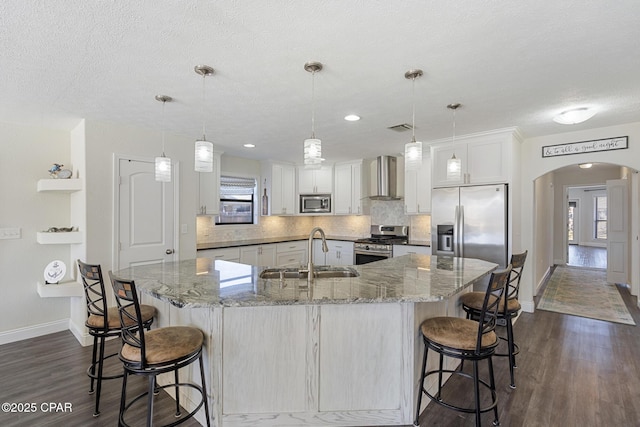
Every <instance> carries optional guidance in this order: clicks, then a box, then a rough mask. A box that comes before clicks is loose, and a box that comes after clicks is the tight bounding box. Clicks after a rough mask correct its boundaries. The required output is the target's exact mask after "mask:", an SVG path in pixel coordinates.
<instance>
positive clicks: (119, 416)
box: [118, 369, 128, 427]
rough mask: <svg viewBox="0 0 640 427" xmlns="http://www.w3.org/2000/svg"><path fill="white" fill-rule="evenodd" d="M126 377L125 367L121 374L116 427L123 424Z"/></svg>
mask: <svg viewBox="0 0 640 427" xmlns="http://www.w3.org/2000/svg"><path fill="white" fill-rule="evenodd" d="M127 377H128V373H127V370H126V369H125V371H124V373H123V375H122V393H121V394H120V413H119V414H118V427H121V426H123V425H124V420H123V417H124V407H125V404H126V401H127Z"/></svg>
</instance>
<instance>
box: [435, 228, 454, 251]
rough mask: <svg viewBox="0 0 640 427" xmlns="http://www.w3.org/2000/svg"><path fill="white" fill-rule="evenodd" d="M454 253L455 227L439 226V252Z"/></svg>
mask: <svg viewBox="0 0 640 427" xmlns="http://www.w3.org/2000/svg"><path fill="white" fill-rule="evenodd" d="M440 251H442V252H453V225H438V252H440Z"/></svg>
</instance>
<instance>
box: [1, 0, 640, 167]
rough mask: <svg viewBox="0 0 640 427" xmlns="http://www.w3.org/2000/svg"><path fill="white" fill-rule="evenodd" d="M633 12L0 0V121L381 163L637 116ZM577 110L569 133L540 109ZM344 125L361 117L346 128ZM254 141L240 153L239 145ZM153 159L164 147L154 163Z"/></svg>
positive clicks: (463, 0)
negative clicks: (441, 142)
mask: <svg viewBox="0 0 640 427" xmlns="http://www.w3.org/2000/svg"><path fill="white" fill-rule="evenodd" d="M638 16H640V2H639V1H638V0H616V1H605V0H602V1H598V0H592V1H584V0H563V1H557V0H553V1H551V0H540V1H513V0H509V1H492V0H486V1H478V0H452V1H432V0H429V1H427V0H380V1H364V0H359V1H354V0H322V1H321V0H313V1H311V0H307V1H302V0H290V1H285V0H269V1H239V0H218V1H194V0H182V1H177V0H176V1H162V0H143V1H114V0H100V1H86V0H81V1H80V0H65V1H55V0H40V1H36V0H3V1H2V2H0V67H1V68H0V121H3V122H11V123H20V124H28V125H36V126H45V127H54V128H62V129H70V128H72V127H73V126H74V125H75V124H76V123H77V122H78V120H79V119H81V118H87V119H93V120H99V121H110V122H116V123H121V124H126V125H133V126H140V127H145V128H158V127H159V126H160V117H161V107H160V105H159V103H158V102H157V101H155V99H154V96H155V95H157V94H166V95H170V96H172V97H173V98H174V100H175V102H173V103H171V104H167V105H166V109H165V117H166V119H165V125H164V127H165V129H166V131H167V132H171V133H175V134H179V135H185V136H188V137H192V138H193V139H196V138H198V137H199V136H201V130H202V117H203V116H202V110H203V107H202V77H200V76H198V75H197V74H195V73H194V71H193V67H194V66H195V65H197V64H207V65H210V66H212V67H214V68H215V70H216V73H215V75H214V76H212V77H210V78H207V80H206V105H205V107H204V112H205V114H206V127H207V138H208V139H209V140H212V141H213V142H214V143H215V144H216V145H217V146H219V147H220V148H221V149H222V150H224V151H225V152H227V153H229V154H232V155H236V156H241V157H250V158H279V159H284V160H290V161H294V162H300V160H301V156H302V140H304V139H305V138H309V137H310V136H311V135H310V134H311V75H310V74H309V73H307V72H305V71H304V69H303V65H304V63H305V62H307V61H310V60H315V61H320V62H322V63H323V64H324V69H323V70H322V71H321V72H320V73H318V74H317V75H316V78H315V88H316V92H315V93H316V136H317V137H318V138H320V139H322V141H323V156H324V157H325V158H326V159H327V161H328V162H334V161H339V160H347V159H354V158H362V157H365V158H369V157H375V156H377V155H379V154H396V153H399V152H401V151H402V149H403V145H404V143H405V142H408V141H409V139H410V137H411V135H410V132H405V133H397V132H393V131H390V130H388V129H386V128H387V127H389V126H393V125H396V124H401V123H411V105H412V104H411V103H412V84H411V81H410V80H406V79H405V78H404V73H405V71H407V70H409V69H411V68H421V69H422V70H424V76H423V77H422V78H420V79H418V80H417V81H416V82H415V94H416V137H417V139H418V140H422V141H432V140H436V139H440V138H445V137H449V136H450V135H451V128H452V126H451V112H450V111H449V110H447V108H446V105H447V104H450V103H452V102H460V103H462V104H463V106H462V108H461V109H460V110H458V112H457V134H458V135H462V134H467V133H474V132H480V131H485V130H492V129H499V128H505V127H512V126H517V127H519V128H520V130H521V132H522V133H523V134H524V136H525V137H533V136H540V135H547V134H553V133H559V132H566V131H570V130H576V129H586V128H589V127H602V126H608V125H614V124H621V123H629V122H635V121H639V120H640V117H639V115H638V113H639V112H640V78H639V77H638V76H639V75H640V51H639V50H640V49H639V40H640V26H638ZM583 106H593V107H595V108H597V109H598V110H599V113H598V114H597V115H596V116H595V117H594V118H593V119H591V120H590V121H588V122H587V123H584V124H581V125H574V126H563V125H558V124H556V123H554V122H552V120H551V118H552V116H553V115H554V114H556V113H558V112H560V111H563V110H565V109H569V108H575V107H583ZM348 113H356V114H359V115H360V116H362V120H360V121H359V122H354V123H351V122H346V121H344V120H343V117H344V116H345V115H346V114H348ZM246 142H252V143H254V144H256V145H257V147H256V148H255V149H253V150H247V149H245V148H243V147H242V144H243V143H246ZM168 155H170V153H168Z"/></svg>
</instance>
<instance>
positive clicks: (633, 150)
mask: <svg viewBox="0 0 640 427" xmlns="http://www.w3.org/2000/svg"><path fill="white" fill-rule="evenodd" d="M617 136H628V137H629V148H628V149H625V150H615V151H606V152H596V153H585V154H576V155H570V156H557V157H550V158H542V147H543V146H546V145H554V144H563V143H569V142H579V141H588V140H594V139H604V138H612V137H617ZM638 140H640V122H638V123H630V124H626V125H619V126H610V127H606V128H597V129H590V130H582V131H574V132H565V133H558V134H554V135H548V136H544V137H538V138H529V139H525V141H524V142H523V145H522V162H521V178H522V186H521V190H522V196H523V198H522V211H521V212H522V216H521V221H522V222H521V226H522V242H521V246H522V248H523V249H527V248H533V247H534V240H535V239H534V229H535V224H536V221H535V216H534V213H535V211H534V192H532V191H531V189H532V183H533V182H534V180H535V179H536V178H538V177H540V176H542V175H544V174H546V173H548V172H551V171H554V170H556V169H558V168H562V167H564V166H569V165H577V164H579V163H586V162H591V163H609V164H614V165H621V166H628V167H630V168H632V169H634V170H636V171H637V170H640V145H638V144H636V143H634V142H637V141H638ZM631 182H632V185H634V184H633V183H634V182H635V183H636V184H635V185H637V179H633V180H631ZM637 192H638V189H637V188H636V189H632V193H637ZM637 222H638V217H637V215H636V216H634V217H633V218H632V223H633V224H637ZM635 227H636V229H637V226H635ZM632 241H633V242H634V243H633V244H632V256H633V259H638V256H640V253H639V252H638V243H637V236H632ZM545 250H546V251H548V252H553V251H554V248H553V246H550V247H547V248H537V250H536V253H534V254H533V255H534V256H533V259H532V260H531V262H529V261H527V266H525V272H524V275H523V279H522V284H521V291H520V299H521V300H522V303H523V308H524V309H525V310H527V311H532V310H533V308H534V304H533V296H534V289H535V284H536V283H538V281H539V280H540V279H541V277H540V276H539V266H538V265H537V263H538V261H539V259H538V258H539V257H540V255H539V253H540V252H541V251H545ZM532 265H535V266H536V268H535V269H534V268H531V267H530V266H532ZM548 267H551V265H549V266H548ZM637 280H638V279H637V277H635V275H632V286H635V285H637V284H635V282H634V281H637Z"/></svg>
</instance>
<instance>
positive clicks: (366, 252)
mask: <svg viewBox="0 0 640 427" xmlns="http://www.w3.org/2000/svg"><path fill="white" fill-rule="evenodd" d="M354 254H356V255H374V256H376V255H377V256H385V257H387V258H391V252H378V251H358V250H356V251H354Z"/></svg>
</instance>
